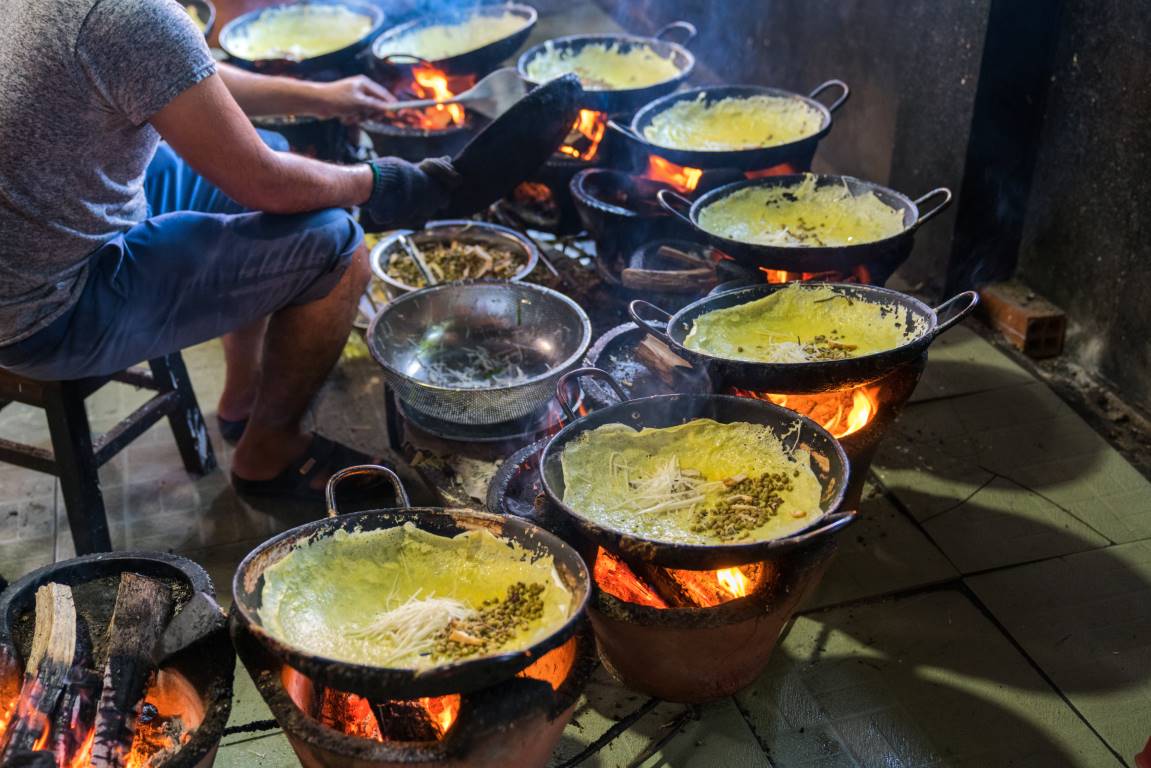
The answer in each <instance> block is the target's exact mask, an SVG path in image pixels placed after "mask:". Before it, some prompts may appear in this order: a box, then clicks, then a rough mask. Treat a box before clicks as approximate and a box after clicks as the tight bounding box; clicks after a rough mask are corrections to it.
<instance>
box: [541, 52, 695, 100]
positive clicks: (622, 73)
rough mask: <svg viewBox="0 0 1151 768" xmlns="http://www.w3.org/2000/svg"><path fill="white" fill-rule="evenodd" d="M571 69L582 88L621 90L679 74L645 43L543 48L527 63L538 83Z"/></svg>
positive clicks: (643, 86) (655, 82)
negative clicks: (573, 49) (576, 48)
mask: <svg viewBox="0 0 1151 768" xmlns="http://www.w3.org/2000/svg"><path fill="white" fill-rule="evenodd" d="M569 72H574V73H575V74H576V76H577V77H578V78H579V80H580V84H581V85H583V87H584V89H585V90H589V91H623V90H629V89H631V88H646V87H647V86H649V85H655V84H657V83H662V82H665V81H667V80H671V79H672V78H674V77H677V76H678V75H679V68H678V67H677V66H676V65H675V62H673V61H672V60H671V59H667V58H664V57H663V56H660V55H659V54H658V53H656V52H655V51H654V50H652V49H651V48H649V47H647V46H646V45H621V44H620V43H612V44H610V45H608V44H605V43H592V44H590V45H585V46H584V47H582V48H580V49H579V51H578V52H576V53H573V52H572V51H571V49H568V48H563V49H556V48H553V47H548V48H546V49H545V50H544V51H543V52H541V53H540V54H539V55H537V56H536V57H535V58H533V59H532V60H531V61H530V62H528V65H527V75H528V77H530V78H531V79H532V80H535V81H536V82H537V83H542V82H545V81H547V80H554V79H555V78H557V77H560V76H561V75H566V74H567V73H569Z"/></svg>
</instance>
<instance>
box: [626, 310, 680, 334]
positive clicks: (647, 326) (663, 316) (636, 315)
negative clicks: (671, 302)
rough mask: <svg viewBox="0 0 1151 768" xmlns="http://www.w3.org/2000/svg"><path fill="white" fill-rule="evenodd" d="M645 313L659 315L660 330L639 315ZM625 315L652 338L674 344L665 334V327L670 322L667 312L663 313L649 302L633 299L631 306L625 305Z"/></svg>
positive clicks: (669, 315)
mask: <svg viewBox="0 0 1151 768" xmlns="http://www.w3.org/2000/svg"><path fill="white" fill-rule="evenodd" d="M647 311H654V312H658V313H659V314H660V322H662V323H663V327H662V328H660V327H659V326H657V325H653V324H652V323H653V321H651V320H648V319H647V318H645V317H643V316H641V315H640V313H641V312H647ZM627 313H628V314H629V315H631V319H632V320H635V322H636V325H638V326H639V327H640V328H643V329H644V330H645V331H647V332H648V333H650V334H651V335H652V336H655V337H656V338H657V339H659V340H660V341H664V342H668V343H674V342H672V340H671V337H670V336H669V335H668V332H667V325H668V323H670V322H671V314H670V313H669V312H665V311H664V310H662V309H660V308H659V307H657V306H656V305H655V304H652V303H651V302H650V301H644V300H643V299H635V300H634V301H632V303H631V304H628V305H627Z"/></svg>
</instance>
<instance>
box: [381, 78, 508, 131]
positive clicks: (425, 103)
mask: <svg viewBox="0 0 1151 768" xmlns="http://www.w3.org/2000/svg"><path fill="white" fill-rule="evenodd" d="M528 90H529V89H528V84H527V83H526V82H524V79H523V78H522V77H520V76H519V73H518V72H516V71H515V69H513V68H511V67H505V68H504V69H497V70H496V71H495V72H492V73H491V74H490V75H488V76H487V77H485V78H484V79H483V80H480V81H479V82H478V83H476V84H475V85H474V86H472V87H471V88H469V89H468V90H466V91H464V92H463V93H459V94H456V95H455V96H453V97H451V98H450V99H447V100H445V101H436V100H435V99H416V100H414V101H394V102H392V103H390V104H388V106H387V107H386V109H387V110H388V111H389V112H394V111H396V110H400V109H422V108H425V107H434V106H435V105H436V104H465V105H467V108H468V109H470V110H472V111H473V112H478V113H479V114H481V115H483V116H484V117H486V118H488V119H490V120H495V119H496V118H497V117H499V116H500V115H502V114H503V113H504V112H506V111H507V110H508V108H509V107H511V105H512V104H515V103H516V102H517V101H519V100H520V99H522V98H523V97H524V96H525V95H527V92H528Z"/></svg>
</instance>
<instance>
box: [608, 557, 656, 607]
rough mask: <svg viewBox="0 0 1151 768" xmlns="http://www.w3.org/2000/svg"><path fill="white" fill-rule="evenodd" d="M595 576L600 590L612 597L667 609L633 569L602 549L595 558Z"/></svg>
mask: <svg viewBox="0 0 1151 768" xmlns="http://www.w3.org/2000/svg"><path fill="white" fill-rule="evenodd" d="M593 576H594V578H595V583H596V584H598V585H599V588H600V589H602V590H603V591H604V592H607V593H608V594H609V595H611V596H612V597H615V598H617V599H619V600H623V601H624V602H628V603H638V604H639V605H646V606H648V607H651V608H667V603H666V602H664V601H663V599H662V598H661V597H660V596H659V595H657V594H656V593H655V591H654V590H652V589H651V587H649V586H648V585H646V584H644V583H643V582H642V581H641V580H640V578H639V577H638V576H636V575H635V573H633V572H632V570H631V568H628V567H627V565H625V564H624V562H623V561H622V560H620V559H619V558H617V557H616V556H615V555H612V554H610V553H608V552H607V551H606V550H605V549H603V548H602V547H601V548H600V549H599V551H598V552H597V553H596V556H595V568H594V569H593Z"/></svg>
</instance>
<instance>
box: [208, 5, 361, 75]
mask: <svg viewBox="0 0 1151 768" xmlns="http://www.w3.org/2000/svg"><path fill="white" fill-rule="evenodd" d="M371 29H372V19H371V17H370V16H366V15H365V14H362V13H356V12H355V11H353V10H352V9H351V8H348V7H346V6H342V5H328V4H310V3H304V4H301V5H292V6H287V7H284V8H273V9H270V10H267V11H264V12H263V13H261V14H260V15H259V17H258V18H256V20H255V21H253V22H252V23H251V24H249V25H248V26H247V27H246V28H245V30H244V34H241V35H239V36H237V37H235V38H233V39H232V40H231V41H230V43H229V44H230V47H231V51H230V53H233V54H235V55H237V56H240V57H242V58H245V59H248V60H249V61H259V60H261V59H290V60H292V61H300V60H303V59H311V58H315V57H316V56H323V55H324V54H325V53H331V52H332V51H338V50H340V49H341V48H346V47H347V46H349V45H351V44H352V43H354V42H356V41H357V40H359V39H360V38H362V37H363V36H364V35H366V34H368V32H370V31H371Z"/></svg>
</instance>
